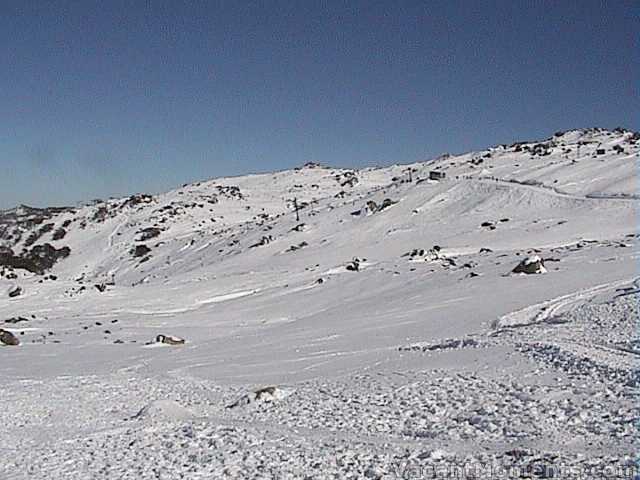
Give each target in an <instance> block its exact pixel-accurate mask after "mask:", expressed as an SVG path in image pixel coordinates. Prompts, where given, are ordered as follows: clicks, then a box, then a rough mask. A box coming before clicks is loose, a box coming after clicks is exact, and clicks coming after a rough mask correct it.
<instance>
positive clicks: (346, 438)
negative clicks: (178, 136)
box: [0, 129, 640, 478]
mask: <svg viewBox="0 0 640 480" xmlns="http://www.w3.org/2000/svg"><path fill="white" fill-rule="evenodd" d="M639 142H640V134H638V133H635V132H630V131H626V130H623V129H616V130H614V131H607V130H603V129H583V130H572V131H568V132H559V133H557V134H555V135H554V136H553V137H551V138H550V139H548V140H545V141H539V142H519V143H516V144H513V145H500V146H497V147H493V148H489V149H487V150H484V151H480V152H470V153H467V154H464V155H458V156H451V155H443V156H441V157H439V158H437V159H434V160H430V161H427V162H424V163H415V164H411V165H394V166H391V167H384V168H366V169H362V170H352V169H338V168H330V167H325V166H321V165H315V164H310V165H305V166H304V167H301V168H298V169H294V170H287V171H281V172H274V173H267V174H254V175H246V176H241V177H234V178H218V179H212V180H208V181H203V182H198V183H194V184H189V185H184V186H182V187H181V188H178V189H175V190H173V191H170V192H167V193H164V194H160V195H147V194H139V195H133V196H131V197H127V198H121V199H110V200H106V201H95V202H93V203H92V204H90V205H85V206H81V207H73V208H51V209H34V208H30V207H26V206H21V207H18V208H16V209H12V210H6V211H0V287H1V288H0V293H1V295H0V311H1V312H2V317H3V318H0V322H2V321H3V320H4V321H5V323H4V324H1V325H0V328H2V329H4V330H5V331H7V332H11V333H13V334H14V335H15V337H16V338H18V339H19V341H20V345H19V346H18V347H15V346H11V347H6V348H0V357H1V361H2V365H3V368H2V370H0V375H1V376H2V377H3V380H4V383H5V385H7V384H8V387H6V388H5V389H4V391H3V394H2V395H3V397H4V398H3V405H5V407H6V408H4V409H2V410H3V412H2V414H1V416H2V419H3V421H4V422H3V423H4V424H5V425H7V424H10V425H11V426H10V427H7V428H9V436H8V437H7V435H6V433H5V435H3V436H2V437H0V446H1V447H2V448H3V451H4V449H8V451H11V452H12V454H11V456H12V461H10V462H7V463H5V464H4V465H2V466H0V474H1V476H2V478H54V477H55V478H87V475H89V476H90V477H91V478H178V475H180V474H183V475H184V478H204V477H202V475H205V476H206V475H219V476H225V475H226V476H230V477H234V476H236V477H237V478H248V477H250V476H253V475H263V477H262V478H285V477H286V476H287V475H291V476H292V478H300V477H301V476H304V475H305V474H309V475H311V477H312V478H315V477H314V476H313V475H312V474H311V473H313V472H312V470H313V469H314V468H320V467H313V465H314V464H315V463H319V464H321V465H323V466H322V467H321V468H322V472H321V473H318V472H316V473H318V475H317V478H334V477H331V475H334V474H335V475H336V478H342V477H344V476H346V475H347V474H348V473H350V474H353V475H355V477H357V476H358V475H364V476H369V478H384V477H385V475H388V478H393V477H392V475H394V474H395V473H397V468H396V467H398V468H400V467H399V465H404V467H407V466H408V465H409V466H414V467H415V466H418V467H420V466H421V465H422V466H424V465H426V464H428V465H435V464H439V463H443V464H444V463H445V462H449V463H450V462H452V461H453V460H452V459H453V458H454V456H455V457H456V458H458V459H466V460H464V461H465V462H467V461H468V462H480V461H483V460H486V461H489V462H496V463H501V462H502V463H504V461H505V459H506V460H508V461H509V462H511V463H512V464H514V465H515V464H517V465H519V466H527V465H532V462H534V461H545V462H552V461H553V462H560V463H563V464H566V463H570V464H572V465H582V464H583V463H584V462H586V459H590V460H593V459H596V460H597V461H598V462H600V463H598V465H603V466H604V465H607V464H608V463H607V462H610V463H611V462H613V463H616V462H617V463H616V465H618V464H620V462H624V461H626V460H624V457H625V455H626V456H630V455H631V454H632V452H633V448H632V447H633V435H634V434H635V429H634V427H633V425H632V421H633V419H634V418H635V417H634V415H635V413H634V411H633V408H632V406H633V405H632V400H631V399H632V397H631V395H632V392H633V391H634V389H635V388H637V371H636V370H635V368H634V361H635V358H636V356H637V354H638V353H637V339H636V337H635V335H636V332H635V330H634V323H635V321H636V320H637V308H635V306H634V305H635V302H636V298H635V294H634V293H633V288H632V287H633V282H634V280H635V278H636V276H637V266H636V262H637V258H638V243H637V233H636V230H637V229H636V223H635V222H636V217H635V215H636V208H637V206H638V199H639V195H640V192H639V191H638V186H637V183H636V182H637V174H636V172H637V168H638V153H639V151H640V144H639ZM296 206H297V210H298V212H297V215H299V218H296ZM534 255H535V256H537V257H538V260H535V259H534V260H531V262H530V264H532V265H533V264H534V263H535V261H539V262H540V265H542V264H544V269H543V270H540V271H545V273H543V274H533V275H527V274H512V273H511V272H512V270H513V269H514V268H515V267H516V266H517V265H518V264H519V263H521V262H522V261H523V260H524V259H525V258H527V257H533V256H534ZM630 285H631V287H629V286H630ZM625 289H626V290H625ZM623 293H624V295H623ZM160 334H162V335H168V336H176V337H180V338H183V339H185V343H184V344H182V345H173V346H168V345H167V344H166V343H162V342H156V341H155V340H154V339H156V337H157V336H158V335H160ZM0 340H1V339H0ZM158 347H165V348H158ZM264 387H267V388H266V389H264ZM257 388H262V390H256V389H257ZM602 389H604V390H602ZM602 391H606V392H608V393H606V394H604V396H602V395H600V394H596V393H595V392H602ZM256 392H258V393H256ZM71 393H72V396H73V398H70V396H69V394H71ZM243 393H246V395H245V396H243ZM45 398H46V402H43V401H42V400H43V399H45ZM238 398H240V399H242V401H239V402H238V401H236V400H238ZM264 399H267V400H266V401H265V400H264ZM154 402H159V403H154ZM145 405H146V406H147V408H146V409H143V407H145ZM230 405H237V408H225V407H226V406H230ZM141 409H143V411H144V414H143V412H140V413H141V415H138V416H136V417H135V419H133V418H132V417H134V415H135V414H136V412H137V411H138V410H141ZM149 412H152V413H149ZM607 415H608V416H607ZM312 427H313V429H311V430H305V429H306V428H312ZM274 438H278V439H279V440H278V441H275V440H274ZM123 442H125V443H127V444H128V442H132V443H131V445H134V446H133V447H132V448H127V447H126V446H123V445H124V444H123ZM166 442H168V443H169V444H171V445H169V444H167V443H166ZM136 444H144V445H153V446H154V448H155V450H154V453H151V454H150V453H149V451H145V450H144V449H142V448H137V447H136V446H135V445H136ZM214 444H215V445H216V446H215V448H214V447H211V445H214ZM320 444H322V446H321V445H320ZM207 445H208V446H207ZM107 451H109V452H111V453H108V452H107ZM613 451H615V452H616V454H615V455H614V457H615V458H609V457H607V455H609V453H610V452H613ZM114 452H115V453H114ZM237 452H240V453H237ZM425 452H427V453H425ZM514 452H516V453H514ZM238 455H240V457H238ZM283 455H286V456H287V459H288V460H286V461H285V460H284V459H283V457H282V456H283ZM237 457H238V458H237ZM336 459H337V460H336ZM545 459H546V460H545ZM550 459H552V460H550ZM403 462H404V463H403ZM425 462H426V463H425ZM404 467H403V468H404ZM159 471H160V472H163V473H158V472H159ZM51 472H55V475H53V476H51V475H52V473H51ZM265 472H267V473H265ZM268 472H276V473H277V475H276V473H273V475H271V474H270V473H268ZM309 472H311V473H309ZM126 475H129V477H127V476H126ZM154 475H155V476H154ZM162 475H165V476H162ZM274 475H275V476H274ZM323 475H325V476H323ZM207 478H208V477H207Z"/></svg>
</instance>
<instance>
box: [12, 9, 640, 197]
mask: <svg viewBox="0 0 640 480" xmlns="http://www.w3.org/2000/svg"><path fill="white" fill-rule="evenodd" d="M638 17H639V15H638V6H637V2H633V1H625V0H615V1H609V2H604V1H590V0H582V1H515V0H513V1H466V0H465V1H454V0H447V1H422V2H418V1H404V2H403V1H399V0H397V1H386V2H381V1H376V0H368V1H357V0H351V1H341V2H338V1H288V2H280V1H261V2H240V1H232V0H229V1H215V0H210V1H190V2H183V1H180V0H170V1H138V0H132V1H120V0H113V1H109V0H106V1H92V0H83V1H31V2H29V1H25V0H22V1H13V0H4V1H3V2H0V65H1V67H0V68H1V70H0V72H1V75H0V167H1V169H2V175H1V176H0V178H1V180H0V208H5V207H9V206H13V205H16V204H19V203H26V204H30V205H38V206H42V205H51V204H72V203H75V202H77V201H80V200H89V199H93V198H105V197H108V196H110V195H122V194H128V193H133V192H157V191H162V190H165V189H168V188H171V187H173V186H177V185H180V184H182V183H185V182H188V181H194V180H198V179H204V178H209V177H213V176H222V175H237V174H243V173H247V172H252V171H267V170H274V169H283V168H288V167H292V166H296V165H300V164H302V163H304V162H307V161H319V162H323V163H328V164H331V165H336V166H354V167H358V166H365V165H383V164H390V163H401V162H411V161H416V160H424V159H428V158H431V157H433V156H436V155H438V154H440V153H443V152H452V153H455V152H463V151H467V150H471V149H476V148H483V147H486V146H489V145H494V144H497V143H508V142H512V141H516V140H523V139H537V138H544V137H547V136H549V135H551V134H552V133H553V132H554V131H556V130H563V129H569V128H577V127H588V126H602V127H608V128H613V127H616V126H624V127H627V128H632V129H635V130H637V129H638V128H639V123H640V122H639V119H640V117H639V116H638V103H637V99H638V91H637V90H638V85H640V82H639V80H640V78H639V77H640V76H639V71H638V63H639V62H638V60H639V58H638V57H639V55H640V54H639V52H640V49H639V48H638V47H639V45H638V33H637V32H638V25H639V23H638V19H639V18H638Z"/></svg>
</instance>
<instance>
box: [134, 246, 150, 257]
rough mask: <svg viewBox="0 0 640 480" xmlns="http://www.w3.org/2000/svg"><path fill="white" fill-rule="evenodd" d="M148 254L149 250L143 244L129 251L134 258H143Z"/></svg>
mask: <svg viewBox="0 0 640 480" xmlns="http://www.w3.org/2000/svg"><path fill="white" fill-rule="evenodd" d="M149 252H151V249H150V248H149V247H147V246H146V245H145V244H144V243H142V244H140V245H136V246H135V247H133V248H132V249H131V251H130V253H131V255H133V257H134V258H140V257H144V256H145V255H146V254H147V253H149Z"/></svg>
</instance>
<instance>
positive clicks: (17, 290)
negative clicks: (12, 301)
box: [8, 286, 22, 298]
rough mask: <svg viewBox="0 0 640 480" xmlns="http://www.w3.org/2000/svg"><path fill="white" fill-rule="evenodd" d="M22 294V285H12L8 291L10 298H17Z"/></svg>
mask: <svg viewBox="0 0 640 480" xmlns="http://www.w3.org/2000/svg"><path fill="white" fill-rule="evenodd" d="M20 294H22V287H20V286H15V287H11V288H10V289H9V292H8V295H9V298H15V297H17V296H19V295H20Z"/></svg>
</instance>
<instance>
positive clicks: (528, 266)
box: [512, 255, 547, 275]
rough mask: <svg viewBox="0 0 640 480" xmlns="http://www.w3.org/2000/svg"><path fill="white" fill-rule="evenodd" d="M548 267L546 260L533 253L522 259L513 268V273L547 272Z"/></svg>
mask: <svg viewBox="0 0 640 480" xmlns="http://www.w3.org/2000/svg"><path fill="white" fill-rule="evenodd" d="M546 272H547V269H546V268H544V260H543V259H542V258H540V257H539V256H538V255H532V256H531V257H527V258H525V259H524V260H522V261H521V262H520V263H519V264H518V265H517V266H516V267H515V268H514V269H513V270H512V273H526V274H528V275H529V274H533V273H546Z"/></svg>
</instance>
